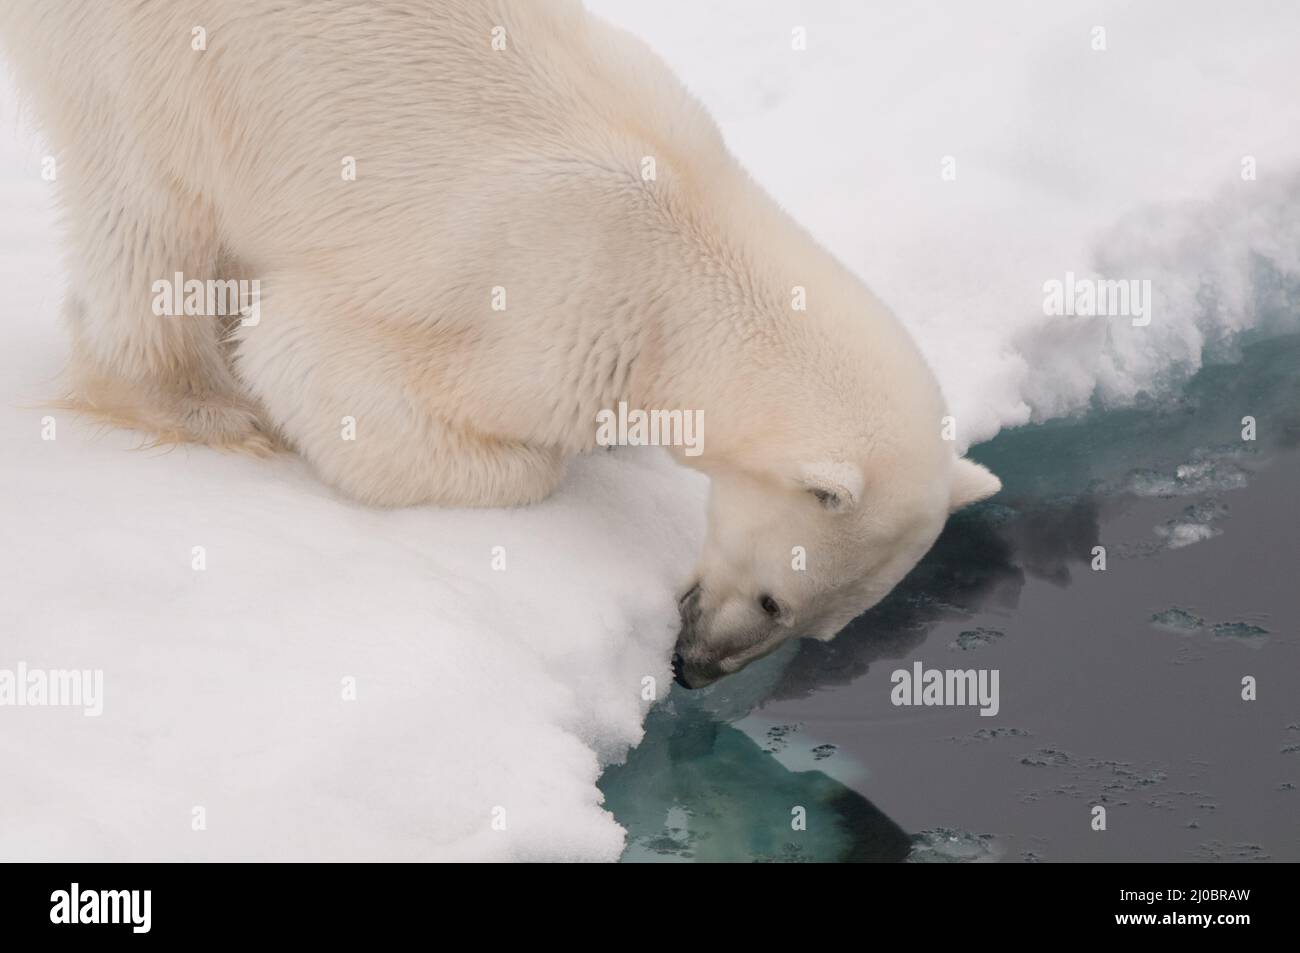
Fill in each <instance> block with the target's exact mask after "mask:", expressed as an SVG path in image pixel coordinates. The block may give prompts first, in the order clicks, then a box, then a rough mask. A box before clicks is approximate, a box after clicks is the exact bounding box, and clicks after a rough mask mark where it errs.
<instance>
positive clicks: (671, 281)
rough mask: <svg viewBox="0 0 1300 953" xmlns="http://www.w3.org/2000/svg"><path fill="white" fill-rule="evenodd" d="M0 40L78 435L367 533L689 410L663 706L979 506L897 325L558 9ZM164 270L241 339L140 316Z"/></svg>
mask: <svg viewBox="0 0 1300 953" xmlns="http://www.w3.org/2000/svg"><path fill="white" fill-rule="evenodd" d="M195 27H202V28H203V29H204V30H205V31H206V38H207V49H206V50H205V51H195V50H193V49H192V48H191V39H192V36H193V30H194V28H195ZM498 27H500V28H504V36H505V40H506V49H505V50H494V49H493V44H492V38H493V31H494V28H498ZM0 38H3V40H4V41H5V42H6V44H7V48H8V54H9V58H10V60H11V61H12V62H13V63H14V64H15V65H16V68H17V72H18V77H19V80H20V84H21V86H22V87H23V88H24V89H26V90H27V91H28V92H29V93H30V95H31V97H32V99H33V100H34V106H35V112H36V115H37V116H38V118H39V119H40V121H41V123H42V126H43V129H44V131H45V133H46V135H47V136H48V138H49V139H50V140H51V142H52V143H53V144H54V146H55V147H56V148H57V149H58V156H59V175H58V182H59V185H60V187H61V195H62V201H63V205H64V208H65V210H66V213H67V220H68V229H69V234H68V237H69V262H68V270H69V273H70V276H71V298H70V305H69V315H70V318H71V324H72V328H73V333H74V360H73V381H72V387H73V391H74V399H75V400H76V401H77V402H78V403H79V404H80V405H81V406H83V407H88V408H91V409H95V410H98V411H100V412H102V413H105V414H107V415H110V416H112V417H115V418H117V419H121V420H123V421H125V422H128V423H132V424H135V425H137V426H141V427H143V428H146V429H151V430H154V431H156V432H159V433H160V434H161V435H162V436H163V437H165V438H169V439H191V440H199V441H203V442H208V443H213V444H219V445H228V446H236V447H243V448H246V449H254V450H256V449H261V448H264V447H265V446H267V441H268V439H269V438H270V437H272V436H276V437H279V438H282V439H283V440H284V441H285V442H287V443H288V444H290V445H291V446H293V447H294V448H296V449H297V450H298V451H299V452H301V453H302V454H303V455H304V456H305V457H306V458H307V459H308V460H309V461H310V462H311V463H312V464H313V465H314V466H315V468H316V469H317V470H318V471H319V473H320V474H321V476H322V477H323V478H324V479H325V480H327V481H329V482H330V483H332V484H334V485H335V486H337V487H338V488H340V489H341V490H343V491H344V492H346V493H348V494H350V495H352V496H354V497H356V498H358V499H360V500H364V501H367V502H371V503H377V504H387V505H400V504H415V503H439V504H448V505H510V504H522V503H529V502H533V501H536V500H540V499H542V498H544V497H545V496H546V495H547V494H549V493H550V492H551V490H552V489H553V488H554V487H555V485H556V484H557V482H558V481H559V479H560V477H561V475H562V471H563V463H564V459H565V458H566V456H568V455H570V454H572V453H574V452H577V451H582V450H585V449H588V448H590V447H591V446H592V444H593V440H594V434H595V419H596V413H597V411H599V410H601V409H603V408H613V407H615V406H617V404H618V402H619V401H626V402H627V403H628V404H629V405H630V406H632V407H643V408H664V409H667V408H685V409H690V410H696V409H698V410H702V411H703V413H704V420H705V424H706V429H705V441H704V453H703V454H702V455H701V456H699V457H686V456H679V460H680V461H681V462H682V463H684V464H687V465H691V466H695V467H698V468H700V469H703V470H704V471H705V472H707V473H709V474H710V476H711V477H712V478H713V480H714V484H713V488H714V492H713V503H712V509H711V516H710V535H709V543H708V544H707V546H706V551H705V554H704V558H703V560H702V563H701V569H700V578H701V581H702V586H701V588H700V590H699V591H697V592H696V593H695V594H694V595H693V596H692V597H691V599H688V600H686V602H687V603H689V604H688V605H687V604H684V610H683V611H684V614H685V616H686V619H687V624H686V626H685V628H684V630H683V640H682V646H681V650H682V653H683V657H684V660H685V664H686V667H687V670H688V672H689V671H690V670H691V669H692V666H694V669H695V672H696V674H695V675H694V676H693V677H692V676H690V675H688V676H687V677H688V679H689V680H690V681H692V682H695V683H702V682H704V681H707V680H709V679H710V678H711V677H716V675H717V674H720V672H721V671H725V670H729V669H727V668H726V666H727V665H732V664H733V663H734V665H739V664H743V663H744V661H747V660H748V659H749V658H750V657H756V656H757V655H758V654H763V652H765V651H770V650H771V648H772V647H774V645H775V644H776V642H779V640H780V639H778V638H777V637H776V636H778V635H779V636H781V637H784V636H785V635H788V634H811V633H815V634H821V635H827V634H828V633H829V634H833V631H834V630H835V629H838V628H839V626H841V625H842V624H843V623H844V622H846V621H847V619H848V618H851V617H852V615H853V614H855V613H856V612H858V611H861V609H863V608H865V607H866V605H868V604H870V603H871V602H874V601H876V600H877V599H878V598H880V596H882V595H883V594H884V592H886V591H888V589H889V588H890V587H892V586H893V585H894V583H895V582H897V580H898V578H901V576H902V574H903V573H905V572H906V571H907V569H908V568H910V567H911V565H912V564H913V563H914V562H915V561H916V560H917V559H919V558H920V556H921V555H922V554H923V553H924V551H925V549H927V548H928V547H929V546H930V544H931V543H932V542H933V539H934V537H935V535H937V533H938V530H939V527H941V525H942V522H943V519H944V517H945V516H946V514H947V512H948V511H949V509H950V508H951V507H952V506H953V505H954V504H955V503H964V502H970V501H972V500H974V499H978V498H981V497H983V496H987V495H988V494H989V493H990V492H993V491H994V490H996V488H997V483H996V480H995V479H994V478H993V477H992V476H991V475H989V474H987V473H986V472H985V471H977V470H976V468H975V467H974V465H973V464H966V463H965V462H964V461H962V462H958V461H956V460H955V458H954V456H953V454H952V451H951V448H950V445H949V444H946V443H944V442H943V441H942V440H941V439H940V426H941V425H940V420H941V417H942V416H943V413H944V408H943V402H942V399H941V396H940V393H939V389H938V387H937V385H936V383H935V381H934V379H933V377H932V375H931V373H930V371H929V370H928V368H927V367H926V365H925V363H924V361H923V360H922V359H921V357H920V355H919V353H918V351H917V349H916V348H915V346H914V345H913V343H912V341H911V340H910V339H909V337H908V335H907V334H906V332H905V331H904V329H903V328H902V327H901V326H900V325H899V323H898V322H897V321H896V320H895V319H894V318H893V317H892V316H891V315H890V314H889V313H888V312H887V310H886V309H885V308H884V307H883V306H882V305H881V303H880V302H879V301H878V300H877V299H876V298H875V297H874V296H873V295H872V294H871V293H870V292H869V291H868V290H867V289H866V288H865V287H863V285H862V284H861V283H860V282H859V281H858V280H857V279H856V278H855V277H854V276H853V275H851V274H849V273H848V272H847V271H846V270H845V269H844V268H843V267H842V266H841V265H840V264H839V263H838V262H836V261H835V260H834V259H833V258H831V256H829V255H828V254H827V253H826V252H825V251H823V250H822V249H821V248H820V247H819V246H818V245H817V244H816V243H815V242H813V241H812V240H811V239H810V238H809V237H808V235H807V234H806V233H804V232H803V231H802V230H801V229H800V228H799V226H798V225H796V224H795V223H794V222H793V221H791V220H790V219H789V218H788V217H787V216H786V215H785V214H784V213H783V212H782V211H781V210H780V209H779V208H778V207H777V206H776V205H775V204H774V203H773V202H772V201H771V199H770V198H769V197H768V196H767V195H766V194H765V193H764V192H763V191H762V190H761V189H759V188H758V187H757V186H756V185H754V184H753V183H752V182H751V181H750V179H749V178H748V177H747V175H746V174H745V172H744V171H743V170H742V169H741V168H740V167H739V165H738V164H737V163H736V162H735V160H734V159H733V158H732V157H731V156H730V155H729V153H728V152H727V151H726V149H725V148H724V146H723V143H722V141H721V139H720V137H719V134H718V132H717V129H716V127H715V126H714V124H713V122H712V121H711V120H710V118H709V117H708V115H707V114H706V113H705V112H704V111H703V110H702V108H701V107H700V106H699V105H698V104H697V103H696V102H695V101H694V100H693V99H692V98H691V97H690V96H689V95H688V94H687V93H686V92H685V90H684V89H683V87H682V86H681V85H680V84H679V83H678V81H677V80H676V79H675V78H674V76H673V75H672V74H671V72H670V71H669V70H668V69H667V68H666V67H665V66H664V65H663V64H662V63H661V62H660V61H659V60H658V59H657V58H656V57H655V56H654V55H653V54H652V53H651V52H650V51H648V50H647V49H646V48H645V47H644V46H643V45H642V44H641V43H640V42H638V41H637V40H635V39H633V38H631V37H629V36H627V35H625V34H623V33H621V32H619V31H617V30H615V29H613V28H611V27H609V26H607V25H605V24H604V23H602V22H601V21H599V20H597V19H596V18H594V17H592V16H590V15H588V14H587V13H586V12H585V11H584V10H583V9H582V8H581V7H580V6H579V5H577V4H576V3H572V2H569V0H545V2H543V0H482V2H473V0H437V2H431V0H369V2H366V3H358V2H355V0H314V2H286V0H239V2H232V0H167V2H144V0H40V2H37V0H27V2H10V3H7V4H5V6H4V8H3V9H2V10H0ZM348 156H351V157H354V158H355V161H356V169H357V176H356V180H355V181H345V180H344V178H343V176H342V175H341V174H340V173H341V168H342V162H343V160H344V157H348ZM644 157H653V160H654V163H655V171H656V177H655V178H654V179H653V180H646V179H645V178H643V176H642V168H643V159H644ZM864 227H868V226H867V225H865V224H864ZM177 271H180V272H183V273H185V275H186V276H187V277H191V276H193V277H200V278H211V277H247V278H258V279H259V280H260V281H261V285H262V291H263V297H262V305H261V310H262V315H261V322H260V324H258V325H257V326H255V327H246V328H241V329H237V331H236V333H235V340H234V341H233V342H228V341H226V340H225V338H224V336H223V334H224V332H225V331H226V330H229V328H228V327H227V326H226V325H223V324H222V322H220V321H218V320H216V319H199V318H165V317H164V318H160V317H157V316H155V315H154V314H153V313H152V312H151V310H150V302H151V299H152V294H151V292H150V286H151V283H152V282H153V281H155V280H157V279H159V278H165V277H170V276H171V275H172V274H173V273H174V272H177ZM795 286H801V287H803V288H805V289H807V291H806V293H807V301H808V307H807V311H795V310H793V309H792V307H791V299H792V289H793V288H794V287H795ZM495 287H501V288H504V289H505V291H506V296H507V297H506V310H505V311H494V310H492V307H491V304H492V289H493V288H495ZM345 417H351V418H354V419H355V421H356V439H355V440H344V439H341V427H342V419H343V418H345ZM819 474H821V476H819ZM846 474H848V475H846ZM828 475H829V476H828ZM819 480H820V481H822V482H823V483H826V482H827V481H829V483H828V485H827V486H825V487H821V488H820V489H819V484H818V481H819ZM837 489H838V490H839V491H841V492H838V493H837V492H835V491H836V490H837ZM809 490H813V491H814V492H813V493H809V492H808V491H809ZM845 490H848V491H850V492H848V493H845V492H843V491H845ZM823 491H825V492H823ZM828 503H833V504H834V505H828ZM793 546H803V547H805V548H806V550H807V553H808V568H807V570H806V571H795V570H793V569H791V567H790V562H791V556H790V550H791V547H793ZM760 590H761V592H760ZM769 590H770V591H771V593H772V594H774V595H777V596H779V597H780V598H779V601H780V602H781V606H782V613H783V615H784V616H785V618H784V619H783V620H778V621H776V622H774V621H773V620H767V621H762V620H760V619H758V618H757V617H754V611H755V610H754V604H755V602H756V597H757V596H758V595H760V594H764V593H767V592H768V591H769ZM778 622H779V625H780V626H782V627H781V628H773V626H774V625H777V624H778ZM774 633H775V634H774ZM742 643H743V644H742ZM737 646H739V647H740V648H737Z"/></svg>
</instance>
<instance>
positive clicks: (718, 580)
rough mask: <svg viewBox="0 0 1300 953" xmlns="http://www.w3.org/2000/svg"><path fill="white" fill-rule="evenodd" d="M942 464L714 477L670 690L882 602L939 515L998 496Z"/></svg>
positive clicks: (962, 469) (980, 471)
mask: <svg viewBox="0 0 1300 953" xmlns="http://www.w3.org/2000/svg"><path fill="white" fill-rule="evenodd" d="M941 459H942V462H941V463H940V465H939V466H938V467H937V468H936V467H934V465H933V460H931V461H930V464H929V466H927V467H926V468H925V473H926V475H925V476H924V477H921V475H920V474H918V473H916V472H915V471H913V472H912V473H910V474H909V473H907V471H908V470H909V469H911V468H910V467H908V466H907V461H903V460H889V459H886V460H876V461H874V463H873V464H872V465H861V464H857V463H847V462H809V463H803V464H796V465H792V466H790V467H789V468H786V469H782V470H776V471H768V472H754V471H749V470H732V471H721V472H714V473H713V474H712V475H711V476H712V485H711V489H710V495H709V513H708V534H707V538H706V540H705V544H704V550H703V553H702V555H701V558H700V562H699V565H698V567H697V569H696V572H695V574H694V579H693V581H692V582H691V583H690V584H689V585H688V587H687V588H686V590H685V592H683V593H682V595H681V597H680V599H679V602H678V605H679V608H680V610H681V620H682V626H681V633H680V635H679V636H678V640H677V648H676V652H675V654H674V657H673V670H674V674H675V676H676V681H677V682H678V684H680V685H684V686H685V687H687V688H701V687H703V686H705V685H708V684H710V683H712V682H714V681H716V680H717V679H719V678H721V677H722V676H724V675H729V674H731V673H733V672H735V671H737V670H739V669H741V668H743V667H744V666H746V665H748V664H749V663H750V662H752V661H754V660H755V659H759V658H762V657H763V656H765V655H767V654H769V653H770V652H772V651H773V650H775V649H776V648H778V647H779V646H780V645H782V644H783V643H785V642H786V641H787V640H789V639H792V638H801V637H811V638H816V639H822V640H826V639H830V638H831V637H832V636H834V635H835V634H836V633H837V632H839V631H840V630H841V629H842V628H843V627H844V626H845V625H847V624H848V623H849V622H850V621H851V620H852V619H854V618H855V617H857V616H858V615H860V614H861V613H862V612H864V611H866V610H867V609H869V608H871V607H872V606H873V605H875V604H876V603H877V602H879V601H880V600H881V599H883V598H884V597H885V595H886V594H888V593H889V591H890V590H891V589H893V588H894V586H895V585H897V584H898V583H899V582H900V581H901V580H902V578H903V577H904V576H905V575H907V573H908V572H909V571H910V570H911V569H912V567H913V566H915V565H916V564H917V562H919V561H920V559H921V557H922V556H924V555H925V553H926V552H927V551H928V550H929V549H930V547H931V546H932V545H933V544H934V541H935V540H936V539H937V538H938V536H939V532H940V531H941V530H942V529H943V525H944V522H945V521H946V520H947V518H948V514H949V513H951V512H953V511H955V510H957V509H960V508H961V507H963V506H966V505H968V504H971V503H975V502H977V501H979V500H983V499H985V498H987V497H989V496H992V495H993V494H994V493H996V492H997V491H998V490H999V489H1001V483H1000V482H999V481H998V478H997V477H995V476H994V475H993V474H992V473H990V472H989V471H988V470H987V469H985V468H984V467H982V466H980V465H979V464H977V463H974V462H972V461H970V460H966V459H963V458H958V457H956V456H955V455H953V454H951V452H948V453H947V454H946V455H945V456H944V457H943V458H941ZM935 469H937V470H938V471H939V472H937V473H936V472H935ZM900 471H901V472H900Z"/></svg>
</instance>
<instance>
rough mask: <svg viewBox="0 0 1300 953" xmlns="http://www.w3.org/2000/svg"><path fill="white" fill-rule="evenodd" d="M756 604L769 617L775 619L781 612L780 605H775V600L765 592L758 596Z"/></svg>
mask: <svg viewBox="0 0 1300 953" xmlns="http://www.w3.org/2000/svg"><path fill="white" fill-rule="evenodd" d="M758 605H759V607H760V608H761V609H762V610H763V611H764V612H766V613H767V614H768V616H769V618H773V619H775V618H776V617H777V616H779V615H780V614H781V607H780V606H779V605H777V602H776V600H775V599H773V598H772V597H771V596H769V595H768V594H767V593H766V592H765V593H763V594H762V595H761V596H759V597H758Z"/></svg>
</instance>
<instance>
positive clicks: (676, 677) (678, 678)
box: [673, 652, 691, 688]
mask: <svg viewBox="0 0 1300 953" xmlns="http://www.w3.org/2000/svg"><path fill="white" fill-rule="evenodd" d="M682 665H683V663H682V657H681V656H680V655H678V654H677V653H676V652H674V653H673V681H674V682H676V683H677V684H678V685H680V686H682V688H690V687H691V686H690V683H689V682H687V681H686V676H685V675H683V674H682Z"/></svg>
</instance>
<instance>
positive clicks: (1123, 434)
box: [601, 336, 1300, 862]
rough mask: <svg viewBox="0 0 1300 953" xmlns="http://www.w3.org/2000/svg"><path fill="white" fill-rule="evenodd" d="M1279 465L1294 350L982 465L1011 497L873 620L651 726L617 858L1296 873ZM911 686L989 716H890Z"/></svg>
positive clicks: (1287, 490)
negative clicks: (910, 675)
mask: <svg viewBox="0 0 1300 953" xmlns="http://www.w3.org/2000/svg"><path fill="white" fill-rule="evenodd" d="M1247 415H1250V416H1253V417H1254V418H1255V420H1256V425H1257V434H1256V439H1254V440H1243V439H1242V422H1241V421H1242V418H1243V417H1244V416H1247ZM1298 448H1300V336H1292V337H1285V338H1276V339H1273V340H1269V341H1263V342H1258V343H1255V344H1251V345H1248V346H1246V347H1244V348H1242V349H1241V351H1240V354H1239V359H1238V360H1237V361H1235V362H1234V363H1231V364H1224V365H1217V366H1211V367H1207V368H1205V369H1203V370H1202V371H1201V372H1200V373H1199V374H1197V375H1196V377H1195V378H1193V379H1192V380H1191V381H1190V382H1189V383H1188V384H1187V386H1186V387H1185V388H1184V389H1183V391H1182V393H1181V396H1180V397H1179V398H1177V399H1172V400H1171V399H1165V400H1163V401H1161V402H1159V403H1155V402H1152V404H1151V406H1139V407H1136V408H1133V409H1129V410H1124V411H1112V412H1100V411H1099V412H1095V413H1093V414H1091V415H1089V416H1087V417H1086V418H1083V419H1078V420H1073V421H1054V422H1052V423H1049V424H1045V425H1042V426H1032V427H1025V428H1020V429H1018V430H1015V431H1009V432H1007V433H1004V434H1002V435H1000V436H999V437H998V438H997V439H995V440H993V441H992V442H990V443H988V444H985V445H983V446H981V447H978V448H976V450H975V452H974V453H973V456H975V457H976V458H977V459H979V460H981V461H982V462H984V463H986V464H988V465H989V466H990V467H992V468H993V470H994V471H995V472H997V473H998V474H999V475H1000V476H1001V477H1002V479H1003V482H1004V484H1005V489H1004V490H1003V492H1002V493H1001V494H1000V495H999V496H998V497H997V499H996V501H990V502H989V503H986V504H983V505H981V506H979V507H975V508H972V509H971V510H969V511H967V512H964V513H961V514H959V515H958V516H956V517H954V518H953V519H952V520H951V521H950V523H949V526H948V528H947V529H946V531H945V532H944V534H943V536H942V537H941V539H940V541H939V543H938V544H937V545H936V547H935V549H934V551H933V552H932V553H931V554H930V556H928V557H927V558H926V559H925V561H924V562H922V564H921V565H920V566H918V567H917V569H916V570H915V571H914V572H913V573H912V575H911V576H910V577H909V578H908V579H907V580H906V581H905V582H904V584H903V585H902V586H900V587H899V589H898V590H896V591H895V592H894V593H893V594H892V595H891V596H890V597H889V598H888V599H887V600H886V601H885V602H884V603H882V604H881V605H879V606H877V607H876V608H875V609H873V610H872V611H871V612H869V613H867V614H866V615H864V616H863V617H861V618H860V619H858V620H857V621H856V622H855V623H854V624H853V625H852V626H851V627H850V628H849V629H848V630H846V631H845V632H844V633H842V634H841V635H840V636H838V637H837V638H836V639H835V640H834V641H833V642H830V643H818V642H806V643H800V644H798V645H793V646H789V647H787V649H785V650H783V651H782V652H781V653H778V654H777V655H775V656H773V657H771V658H769V659H766V660H764V661H762V662H760V663H758V664H756V665H754V666H751V667H750V668H749V669H747V670H745V671H744V672H742V673H740V674H739V675H736V676H733V677H732V678H729V679H724V680H723V681H722V682H720V683H718V684H717V685H715V686H713V687H712V688H710V689H705V690H703V691H699V692H687V691H683V690H681V689H676V688H675V689H674V690H673V694H672V695H671V696H670V697H669V698H668V699H667V700H665V702H664V703H663V704H661V705H660V706H659V707H658V708H657V709H656V710H655V711H654V712H652V714H651V716H650V718H649V720H648V722H647V727H646V738H645V740H644V741H643V743H642V744H641V745H640V746H639V747H638V748H637V749H636V750H634V751H633V752H632V753H631V755H630V756H629V758H628V761H627V763H626V764H625V765H620V766H617V767H612V768H610V769H609V770H608V771H607V772H606V773H605V776H604V778H603V779H602V783H601V786H602V789H603V790H604V792H605V795H606V802H607V804H608V806H609V807H610V809H611V810H612V811H613V812H614V815H615V817H616V818H617V819H618V820H619V822H620V823H622V824H623V825H624V826H625V827H626V828H627V830H628V848H627V851H626V853H625V855H624V859H625V860H629V861H644V860H673V861H690V860H694V861H710V860H737V861H745V860H775V861H793V860H801V861H829V860H888V861H897V860H910V861H914V862H916V861H921V862H924V861H977V860H1011V861H1015V860H1024V861H1034V860H1044V861H1062V860H1089V861H1091V860H1168V861H1175V860H1291V861H1294V860H1300V500H1298V499H1297V490H1298V489H1300V452H1297V450H1298ZM1096 546H1103V547H1105V554H1106V568H1105V570H1104V571H1097V570H1094V569H1093V568H1092V563H1093V561H1094V556H1093V550H1094V547H1096ZM916 661H920V662H922V663H924V666H925V667H926V668H940V669H945V668H959V669H970V668H976V669H994V670H997V671H998V673H999V696H1000V710H999V711H998V713H997V715H996V716H994V717H983V716H981V715H980V714H979V712H978V710H977V709H975V708H972V707H896V706H895V705H893V704H892V703H891V699H890V694H891V689H892V687H893V685H892V683H891V678H890V676H891V673H892V672H893V671H894V670H896V669H907V670H909V671H910V670H911V668H912V665H913V663H914V662H916ZM1246 678H1252V679H1254V680H1255V683H1256V698H1255V700H1253V701H1247V700H1243V698H1242V692H1243V679H1246ZM1096 806H1102V807H1104V808H1105V810H1106V829H1105V830H1094V829H1093V817H1094V815H1093V809H1094V807H1096ZM801 818H802V822H800V819H801ZM796 827H798V828H800V829H796Z"/></svg>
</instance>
